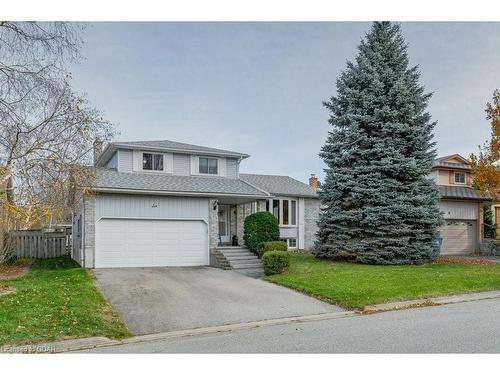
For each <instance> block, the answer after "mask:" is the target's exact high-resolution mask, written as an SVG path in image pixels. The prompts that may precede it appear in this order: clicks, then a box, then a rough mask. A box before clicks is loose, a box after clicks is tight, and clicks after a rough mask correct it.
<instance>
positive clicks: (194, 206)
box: [95, 194, 208, 222]
mask: <svg viewBox="0 0 500 375" xmlns="http://www.w3.org/2000/svg"><path fill="white" fill-rule="evenodd" d="M102 217H116V218H152V219H203V220H205V221H207V222H208V199H207V198H188V197H159V196H149V195H148V196H143V195H124V194H103V195H100V196H98V197H97V202H96V212H95V218H96V219H95V220H96V221H98V220H99V219H100V218H102Z"/></svg>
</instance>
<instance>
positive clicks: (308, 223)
mask: <svg viewBox="0 0 500 375" xmlns="http://www.w3.org/2000/svg"><path fill="white" fill-rule="evenodd" d="M319 207H320V201H319V199H313V198H306V199H304V248H305V249H306V250H310V249H311V248H312V247H313V245H314V241H316V232H317V231H318V224H317V221H318V219H319V211H320V209H319Z"/></svg>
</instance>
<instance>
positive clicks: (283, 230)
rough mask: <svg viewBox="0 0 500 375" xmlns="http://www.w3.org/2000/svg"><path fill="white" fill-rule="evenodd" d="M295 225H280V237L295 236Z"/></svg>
mask: <svg viewBox="0 0 500 375" xmlns="http://www.w3.org/2000/svg"><path fill="white" fill-rule="evenodd" d="M297 236H298V229H297V227H280V238H297Z"/></svg>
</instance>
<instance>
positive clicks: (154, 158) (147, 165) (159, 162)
mask: <svg viewBox="0 0 500 375" xmlns="http://www.w3.org/2000/svg"><path fill="white" fill-rule="evenodd" d="M142 169H143V170H145V171H163V155H162V154H150V153H146V152H144V153H143V154H142Z"/></svg>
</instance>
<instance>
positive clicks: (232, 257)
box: [226, 255, 259, 261]
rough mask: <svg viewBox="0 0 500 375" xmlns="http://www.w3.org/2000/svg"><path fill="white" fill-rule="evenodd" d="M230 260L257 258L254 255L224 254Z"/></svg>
mask: <svg viewBox="0 0 500 375" xmlns="http://www.w3.org/2000/svg"><path fill="white" fill-rule="evenodd" d="M226 258H227V259H229V260H230V261H238V260H249V259H259V258H257V257H256V256H255V255H230V256H226Z"/></svg>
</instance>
